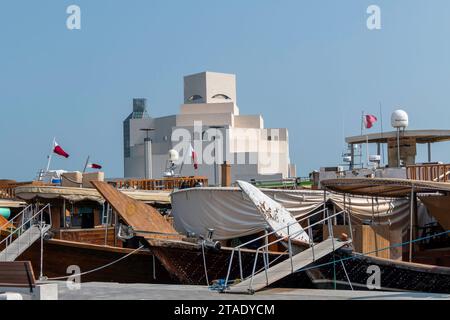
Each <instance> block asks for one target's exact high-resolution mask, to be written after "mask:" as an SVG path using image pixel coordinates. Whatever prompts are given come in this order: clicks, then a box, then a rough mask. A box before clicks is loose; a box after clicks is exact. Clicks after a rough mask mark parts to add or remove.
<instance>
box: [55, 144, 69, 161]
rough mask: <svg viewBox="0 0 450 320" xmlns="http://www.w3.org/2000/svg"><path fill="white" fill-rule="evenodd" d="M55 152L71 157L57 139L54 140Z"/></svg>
mask: <svg viewBox="0 0 450 320" xmlns="http://www.w3.org/2000/svg"><path fill="white" fill-rule="evenodd" d="M53 152H54V153H56V154H57V155H59V156H61V157H64V158H68V157H69V154H68V153H67V152H65V151H64V149H63V148H61V146H60V145H59V144H58V143H57V142H56V141H54V142H53Z"/></svg>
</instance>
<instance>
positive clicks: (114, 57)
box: [0, 0, 450, 180]
mask: <svg viewBox="0 0 450 320" xmlns="http://www.w3.org/2000/svg"><path fill="white" fill-rule="evenodd" d="M71 4H77V5H79V6H80V7H81V10H82V29H81V30H74V31H69V30H68V29H67V28H66V18H67V16H68V15H67V14H66V8H67V7H68V6H69V5H71ZM371 4H376V5H378V6H380V8H381V19H382V20H381V23H382V29H381V30H373V31H370V30H368V29H367V27H366V20H367V18H368V14H367V13H366V10H367V7H368V6H369V5H371ZM205 70H208V71H217V72H227V73H235V74H236V75H237V81H238V101H237V104H238V106H239V108H240V110H241V113H243V114H258V113H261V114H263V116H264V118H265V125H266V127H287V128H288V129H289V138H290V150H291V160H292V162H294V163H296V164H297V168H298V170H299V174H300V175H303V176H304V175H307V173H308V172H310V171H311V170H313V169H318V168H319V167H320V166H326V165H336V164H337V163H339V162H340V159H341V157H340V155H341V153H342V151H343V148H344V141H343V136H344V135H356V134H359V130H360V114H361V111H362V110H365V111H366V112H368V113H373V114H375V115H378V114H379V103H380V102H381V103H382V108H383V116H384V118H383V119H384V124H385V128H386V127H389V116H390V113H391V111H393V110H394V109H396V108H397V107H399V106H400V107H402V108H404V109H405V110H406V111H407V112H408V113H409V115H410V124H411V128H413V129H429V128H439V129H450V123H449V119H450V107H449V105H450V81H449V80H450V79H449V78H450V1H448V0H430V1H422V0H417V1H414V0H396V1H392V0H389V1H388V0H371V1H365V0H345V1H344V0H341V1H336V0H329V1H325V0H315V1H301V0H283V1H275V0H245V1H242V0H227V1H223V0H222V1H218V0H178V1H175V0H160V1H159V0H151V1H150V0H130V1H119V0H95V1H93V0H71V1H63V0H39V1H31V0H29V1H24V0H2V1H1V4H0V128H1V131H2V133H1V135H0V145H1V150H2V153H1V157H0V178H12V179H18V180H29V179H32V178H34V177H35V175H36V173H37V171H38V169H39V168H42V167H44V166H45V164H46V155H47V154H48V152H49V150H50V148H51V143H52V140H53V137H55V136H56V137H57V141H58V142H59V144H60V145H62V146H63V147H64V148H65V149H66V151H68V152H69V153H70V154H71V157H70V158H69V159H67V160H66V159H56V158H55V161H54V162H53V165H52V168H53V169H59V168H63V169H67V170H81V169H82V167H83V164H84V161H85V158H86V156H87V155H91V158H92V160H93V161H94V162H99V163H101V164H103V165H104V169H105V172H106V174H107V176H108V177H120V176H123V151H122V144H123V142H122V121H123V119H124V118H125V117H126V116H127V115H128V114H129V113H130V112H131V107H132V98H133V97H146V98H148V99H149V104H150V113H151V115H152V116H162V115H169V114H174V113H177V112H178V109H179V105H180V104H181V103H182V100H183V82H182V81H183V76H184V75H187V74H191V73H196V72H201V71H205ZM343 119H345V121H343ZM378 130H379V124H377V125H376V126H375V128H374V129H373V131H374V132H375V131H378ZM449 146H450V145H449V144H441V145H439V146H438V147H436V148H435V150H434V156H435V159H434V160H442V161H450V152H449ZM423 151H424V150H423V149H419V152H421V153H423ZM420 160H425V157H424V156H423V157H419V161H420Z"/></svg>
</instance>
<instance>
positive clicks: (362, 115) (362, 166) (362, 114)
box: [360, 110, 367, 169]
mask: <svg viewBox="0 0 450 320" xmlns="http://www.w3.org/2000/svg"><path fill="white" fill-rule="evenodd" d="M363 131H364V110H363V111H362V112H361V136H362V135H363ZM366 146H367V145H366ZM362 153H363V149H362V143H361V149H360V161H361V169H362V168H364V161H363V158H362ZM366 153H367V150H366Z"/></svg>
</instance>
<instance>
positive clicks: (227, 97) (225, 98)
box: [212, 93, 231, 100]
mask: <svg viewBox="0 0 450 320" xmlns="http://www.w3.org/2000/svg"><path fill="white" fill-rule="evenodd" d="M212 98H213V99H223V100H231V98H230V97H229V96H227V95H226V94H222V93H219V94H216V95H215V96H213V97H212Z"/></svg>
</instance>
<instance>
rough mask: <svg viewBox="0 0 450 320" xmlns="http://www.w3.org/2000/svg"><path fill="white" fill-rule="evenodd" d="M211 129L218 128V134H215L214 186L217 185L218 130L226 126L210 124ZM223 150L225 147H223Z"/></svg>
mask: <svg viewBox="0 0 450 320" xmlns="http://www.w3.org/2000/svg"><path fill="white" fill-rule="evenodd" d="M210 128H211V129H216V134H215V135H214V186H216V187H217V143H216V141H217V130H218V129H225V127H224V126H210ZM222 151H223V149H222Z"/></svg>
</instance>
